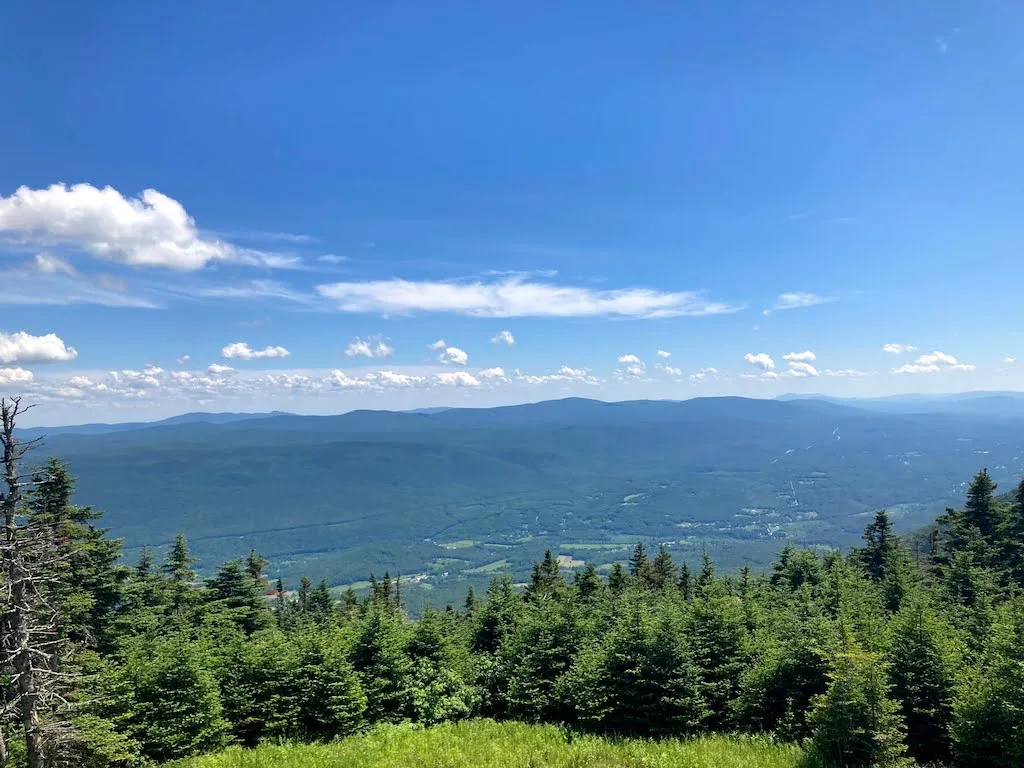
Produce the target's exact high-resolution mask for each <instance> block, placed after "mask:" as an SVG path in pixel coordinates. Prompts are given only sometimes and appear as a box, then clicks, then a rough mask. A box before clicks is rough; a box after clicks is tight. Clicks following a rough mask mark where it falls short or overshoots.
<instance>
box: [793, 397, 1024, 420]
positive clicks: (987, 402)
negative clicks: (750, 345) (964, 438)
mask: <svg viewBox="0 0 1024 768" xmlns="http://www.w3.org/2000/svg"><path fill="white" fill-rule="evenodd" d="M777 399H779V400H783V401H793V400H819V401H824V402H830V403H835V404H838V405H850V406H853V407H856V408H864V409H868V410H872V411H882V412H884V413H965V414H987V415H991V416H1013V417H1024V392H958V393H955V394H942V395H915V394H909V395H888V396H886V397H863V398H842V397H829V396H827V395H794V394H790V395H781V396H780V397H779V398H777Z"/></svg>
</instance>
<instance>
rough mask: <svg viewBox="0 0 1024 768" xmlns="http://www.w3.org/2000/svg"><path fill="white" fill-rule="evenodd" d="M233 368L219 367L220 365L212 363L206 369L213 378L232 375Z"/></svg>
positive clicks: (227, 366) (228, 366)
mask: <svg viewBox="0 0 1024 768" xmlns="http://www.w3.org/2000/svg"><path fill="white" fill-rule="evenodd" d="M234 370H235V369H234V368H232V367H231V366H230V365H221V364H220V363H213V364H212V365H210V366H208V367H207V369H206V372H207V373H210V374H213V375H214V376H220V375H221V374H223V373H233V372H234Z"/></svg>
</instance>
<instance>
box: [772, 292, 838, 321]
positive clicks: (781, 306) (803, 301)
mask: <svg viewBox="0 0 1024 768" xmlns="http://www.w3.org/2000/svg"><path fill="white" fill-rule="evenodd" d="M830 301H833V299H831V298H829V297H827V296H819V295H818V294H816V293H808V292H806V291H790V292H788V293H780V294H779V295H778V296H777V297H776V298H775V303H774V304H773V305H772V306H771V308H770V309H766V310H765V311H764V314H766V315H768V314H771V313H772V312H780V311H783V310H787V309H801V308H802V307H814V306H817V305H818V304H827V303H828V302H830Z"/></svg>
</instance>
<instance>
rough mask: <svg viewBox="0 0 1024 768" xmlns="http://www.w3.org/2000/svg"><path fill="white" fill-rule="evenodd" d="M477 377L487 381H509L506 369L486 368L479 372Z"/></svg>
mask: <svg viewBox="0 0 1024 768" xmlns="http://www.w3.org/2000/svg"><path fill="white" fill-rule="evenodd" d="M476 375H477V377H478V378H480V379H484V380H485V381H508V377H507V376H506V375H505V369H504V368H484V369H483V370H482V371H477V374H476Z"/></svg>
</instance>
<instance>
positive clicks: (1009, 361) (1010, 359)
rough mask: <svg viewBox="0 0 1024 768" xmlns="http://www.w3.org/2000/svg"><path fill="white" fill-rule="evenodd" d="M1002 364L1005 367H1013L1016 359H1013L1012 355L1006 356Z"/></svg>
mask: <svg viewBox="0 0 1024 768" xmlns="http://www.w3.org/2000/svg"><path fill="white" fill-rule="evenodd" d="M1003 362H1004V363H1006V364H1007V365H1013V364H1014V363H1016V362H1017V358H1016V357H1013V356H1012V355H1007V356H1006V357H1004V358H1003Z"/></svg>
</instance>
